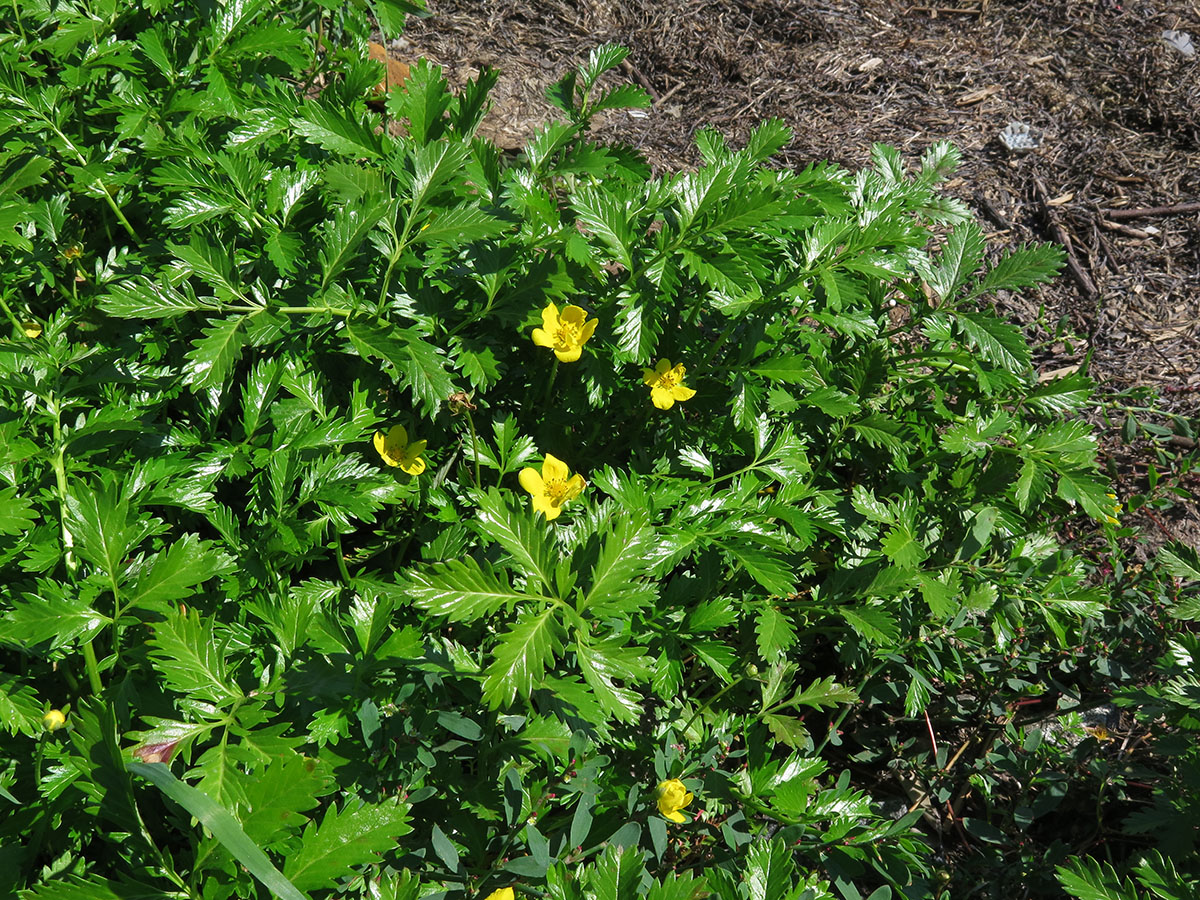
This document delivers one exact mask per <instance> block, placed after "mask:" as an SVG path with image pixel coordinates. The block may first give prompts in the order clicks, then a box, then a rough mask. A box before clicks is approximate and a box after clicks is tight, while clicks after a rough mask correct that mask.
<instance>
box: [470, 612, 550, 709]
mask: <svg viewBox="0 0 1200 900" xmlns="http://www.w3.org/2000/svg"><path fill="white" fill-rule="evenodd" d="M555 612H556V610H555V607H553V606H548V607H546V608H545V609H543V610H541V611H540V612H536V613H535V612H531V611H525V612H523V613H522V615H521V618H520V619H518V620H517V622H516V624H514V625H513V626H512V627H511V628H509V629H508V631H506V632H505V633H504V634H502V635H500V637H499V639H498V641H497V644H496V648H495V651H494V658H493V660H492V662H491V664H490V665H489V666H488V667H487V676H486V677H485V679H484V682H483V696H484V697H485V698H486V699H487V701H488V703H489V704H490V705H491V706H492V708H493V709H496V708H498V707H501V706H507V705H508V704H510V703H512V702H513V700H515V699H516V697H517V695H518V694H520V695H521V696H522V697H525V698H528V697H529V695H530V693H531V692H532V691H533V689H534V687H536V686H538V685H540V684H541V681H542V678H543V676H544V675H545V672H546V667H547V666H548V665H549V664H550V663H551V661H552V660H553V658H554V654H555V652H556V651H557V650H558V649H559V648H560V647H561V637H560V634H559V632H560V630H561V629H560V626H559V624H558V620H557V618H556V617H555Z"/></svg>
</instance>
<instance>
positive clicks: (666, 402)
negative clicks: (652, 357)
mask: <svg viewBox="0 0 1200 900" xmlns="http://www.w3.org/2000/svg"><path fill="white" fill-rule="evenodd" d="M685 371H687V370H686V369H684V367H683V363H679V364H678V365H676V366H675V367H674V368H672V367H671V361H670V360H669V359H660V360H659V361H658V365H656V366H655V367H654V368H653V369H642V381H644V382H645V383H646V384H648V385H650V400H651V401H652V402H653V403H654V405H655V406H657V407H658V408H659V409H670V408H671V407H672V406H674V405H675V401H676V400H679V401H681V402H682V401H684V400H691V399H692V398H693V397H695V396H696V392H695V391H693V390H692V389H691V388H689V387H684V386H683V373H684V372H685Z"/></svg>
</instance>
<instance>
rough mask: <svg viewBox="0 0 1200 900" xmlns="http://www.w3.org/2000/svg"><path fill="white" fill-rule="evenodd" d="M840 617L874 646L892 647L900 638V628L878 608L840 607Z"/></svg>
mask: <svg viewBox="0 0 1200 900" xmlns="http://www.w3.org/2000/svg"><path fill="white" fill-rule="evenodd" d="M837 612H838V615H840V616H841V617H842V618H843V619H845V620H846V621H847V622H848V623H849V624H850V627H851V628H853V629H854V630H855V631H857V632H858V633H859V634H861V635H862V636H863V637H865V638H866V639H867V640H868V641H870V642H871V643H872V644H881V645H883V646H885V647H890V646H892V645H893V644H895V643H896V641H897V640H899V638H900V626H899V625H898V624H897V623H896V620H895V619H894V618H892V617H891V616H890V615H888V613H886V612H884V611H883V610H882V609H880V608H879V607H877V606H856V607H849V606H839V607H838V608H837Z"/></svg>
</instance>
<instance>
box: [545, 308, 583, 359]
mask: <svg viewBox="0 0 1200 900" xmlns="http://www.w3.org/2000/svg"><path fill="white" fill-rule="evenodd" d="M586 318H587V311H586V310H584V309H583V308H582V307H579V306H566V307H564V308H563V311H562V313H561V314H560V313H559V311H558V307H557V306H555V305H554V304H553V303H551V304H549V305H548V306H547V307H546V308H545V309H543V310H542V327H541V328H535V329H533V342H534V343H535V344H537V345H538V346H539V347H549V348H550V349H551V350H553V351H554V355H555V356H557V357H558V361H559V362H575V361H576V360H578V359H579V357H580V356H581V355H582V354H583V345H584V344H586V343H587V341H588V338H590V337H591V336H592V333H593V332H594V331H595V330H596V320H595V319H592V320H591V321H590V322H586V321H584V320H585V319H586Z"/></svg>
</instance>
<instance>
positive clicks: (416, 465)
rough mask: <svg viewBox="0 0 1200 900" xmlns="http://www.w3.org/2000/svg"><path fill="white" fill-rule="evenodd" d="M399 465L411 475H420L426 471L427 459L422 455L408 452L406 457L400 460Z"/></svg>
mask: <svg viewBox="0 0 1200 900" xmlns="http://www.w3.org/2000/svg"><path fill="white" fill-rule="evenodd" d="M393 465H396V463H393ZM399 465H400V468H401V469H402V470H403V471H405V472H407V473H408V474H409V475H420V474H421V473H422V472H424V471H425V460H424V459H423V458H422V457H420V456H412V455H411V454H406V455H405V457H404V459H402V460H401V461H400V463H399Z"/></svg>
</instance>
